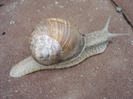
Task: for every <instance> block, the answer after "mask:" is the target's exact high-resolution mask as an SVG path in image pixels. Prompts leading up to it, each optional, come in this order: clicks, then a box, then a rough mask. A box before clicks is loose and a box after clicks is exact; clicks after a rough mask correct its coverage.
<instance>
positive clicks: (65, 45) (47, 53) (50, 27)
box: [29, 18, 85, 65]
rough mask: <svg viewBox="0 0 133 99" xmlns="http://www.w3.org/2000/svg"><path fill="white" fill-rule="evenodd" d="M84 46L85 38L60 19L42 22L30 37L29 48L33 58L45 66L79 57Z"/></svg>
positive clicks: (73, 27) (49, 19)
mask: <svg viewBox="0 0 133 99" xmlns="http://www.w3.org/2000/svg"><path fill="white" fill-rule="evenodd" d="M84 46H85V43H84V38H83V36H82V34H81V33H79V32H78V31H77V29H76V28H75V26H74V25H73V24H72V23H70V22H69V21H66V20H63V19H59V18H48V19H45V20H43V21H41V22H40V24H38V26H36V27H35V28H34V30H33V32H32V33H31V36H30V37H29V48H30V50H31V54H32V56H33V58H34V59H35V60H36V61H37V62H39V63H40V64H44V65H51V64H55V63H58V62H62V61H67V60H70V59H72V58H74V57H77V56H78V55H79V54H80V53H81V52H82V50H83V47H84Z"/></svg>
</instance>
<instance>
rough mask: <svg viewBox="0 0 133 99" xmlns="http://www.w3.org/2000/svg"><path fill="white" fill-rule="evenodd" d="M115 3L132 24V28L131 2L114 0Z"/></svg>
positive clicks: (128, 0)
mask: <svg viewBox="0 0 133 99" xmlns="http://www.w3.org/2000/svg"><path fill="white" fill-rule="evenodd" d="M114 1H115V3H116V4H117V5H118V6H119V7H120V8H122V11H123V12H124V14H125V15H126V17H127V18H128V20H129V21H130V23H131V24H132V28H133V0H114Z"/></svg>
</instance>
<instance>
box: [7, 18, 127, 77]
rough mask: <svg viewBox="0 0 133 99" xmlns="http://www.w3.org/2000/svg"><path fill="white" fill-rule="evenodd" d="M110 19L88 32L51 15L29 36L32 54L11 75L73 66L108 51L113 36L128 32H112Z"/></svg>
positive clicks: (15, 75) (14, 68)
mask: <svg viewBox="0 0 133 99" xmlns="http://www.w3.org/2000/svg"><path fill="white" fill-rule="evenodd" d="M110 18H111V17H110ZM110 18H109V19H108V21H107V23H106V25H105V27H104V28H103V29H102V30H99V31H95V32H92V33H89V34H84V35H83V34H81V33H79V32H78V31H77V29H76V28H75V26H74V25H73V24H72V23H70V22H69V21H66V20H63V19H59V18H48V19H45V20H43V21H41V22H40V24H38V25H37V26H36V27H35V28H34V30H33V32H32V33H31V36H30V37H29V49H30V51H31V56H29V57H28V58H26V59H24V60H22V61H21V62H19V63H18V64H16V65H15V66H14V67H13V68H12V69H11V71H10V76H11V77H22V76H24V75H26V74H29V73H32V72H35V71H38V70H42V69H60V68H67V67H71V66H74V65H76V64H79V63H80V62H82V61H83V60H85V59H86V58H88V57H90V56H93V55H96V54H99V53H102V52H104V51H105V49H106V47H107V45H108V43H109V40H110V39H111V38H112V37H116V36H122V35H127V34H125V33H121V34H114V33H113V34H112V33H109V32H108V25H109V21H110Z"/></svg>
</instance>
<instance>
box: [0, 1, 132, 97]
mask: <svg viewBox="0 0 133 99" xmlns="http://www.w3.org/2000/svg"><path fill="white" fill-rule="evenodd" d="M115 1H117V2H119V3H118V4H120V5H119V6H120V7H124V6H121V5H124V4H125V5H126V6H125V7H124V8H122V9H124V11H125V13H126V15H127V16H130V20H131V22H133V19H132V18H133V11H132V10H130V11H129V10H128V9H131V7H132V6H131V5H133V1H132V0H115ZM120 1H121V2H120ZM125 1H127V2H125ZM0 4H4V5H3V6H1V7H0V99H132V98H133V31H132V29H131V27H130V26H129V25H128V24H127V22H126V20H125V19H124V18H123V16H122V15H121V14H119V13H117V12H116V10H115V8H114V6H113V5H112V3H111V1H110V0H10V1H9V0H0ZM129 7H130V8H129ZM109 16H112V19H111V22H110V25H109V31H110V32H112V33H116V32H117V33H130V36H125V37H117V38H113V43H111V44H110V45H109V46H108V48H107V50H106V51H105V52H104V53H103V54H100V55H96V56H93V57H90V58H88V59H86V60H85V61H83V62H82V63H80V64H78V65H76V66H74V67H72V68H67V69H61V70H43V71H39V72H35V73H32V74H29V75H27V76H24V77H22V78H11V77H10V76H9V72H10V70H11V68H12V67H13V66H14V65H15V64H17V63H18V62H19V61H21V60H23V59H24V58H26V57H28V56H29V55H30V52H29V50H28V44H27V40H28V37H29V35H30V33H31V30H32V29H33V27H34V26H35V25H36V24H37V23H39V22H40V21H41V20H42V19H43V18H48V17H59V18H63V19H66V20H69V21H71V22H72V23H73V24H74V25H76V27H77V29H78V30H79V31H80V32H81V33H84V34H85V33H89V32H92V31H95V30H99V29H102V28H103V27H104V25H105V23H106V21H107V19H108V17H109ZM4 32H5V33H4ZM2 34H3V35H2Z"/></svg>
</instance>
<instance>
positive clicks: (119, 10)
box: [110, 0, 133, 28]
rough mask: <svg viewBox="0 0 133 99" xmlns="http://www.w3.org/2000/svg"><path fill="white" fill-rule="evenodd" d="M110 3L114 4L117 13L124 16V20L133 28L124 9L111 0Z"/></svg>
mask: <svg viewBox="0 0 133 99" xmlns="http://www.w3.org/2000/svg"><path fill="white" fill-rule="evenodd" d="M110 1H111V2H112V3H113V5H114V6H115V8H116V11H117V12H118V13H120V14H122V15H123V17H124V19H125V20H126V21H127V23H128V24H129V25H130V26H131V27H132V28H133V25H132V23H131V22H130V21H129V20H128V18H127V16H126V15H125V13H124V12H123V11H122V9H121V8H120V7H119V6H118V5H117V4H116V2H115V1H114V0H110Z"/></svg>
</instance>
